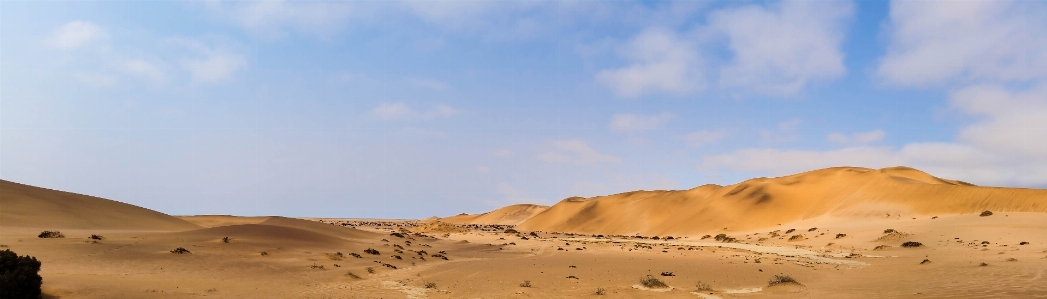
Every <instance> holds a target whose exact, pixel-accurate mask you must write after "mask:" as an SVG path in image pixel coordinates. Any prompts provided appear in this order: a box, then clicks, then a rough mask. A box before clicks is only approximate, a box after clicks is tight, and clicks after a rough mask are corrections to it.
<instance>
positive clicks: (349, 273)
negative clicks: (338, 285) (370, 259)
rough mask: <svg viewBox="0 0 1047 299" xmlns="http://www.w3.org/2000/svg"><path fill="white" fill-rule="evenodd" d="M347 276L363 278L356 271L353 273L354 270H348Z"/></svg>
mask: <svg viewBox="0 0 1047 299" xmlns="http://www.w3.org/2000/svg"><path fill="white" fill-rule="evenodd" d="M345 276H349V277H351V278H353V279H363V278H362V277H360V275H356V273H353V272H352V271H349V272H346V273H345Z"/></svg>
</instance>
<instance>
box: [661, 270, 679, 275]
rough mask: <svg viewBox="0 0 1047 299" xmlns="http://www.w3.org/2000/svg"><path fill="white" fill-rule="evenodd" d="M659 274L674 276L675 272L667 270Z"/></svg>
mask: <svg viewBox="0 0 1047 299" xmlns="http://www.w3.org/2000/svg"><path fill="white" fill-rule="evenodd" d="M661 275H662V276H676V274H673V272H669V271H665V272H662V274H661Z"/></svg>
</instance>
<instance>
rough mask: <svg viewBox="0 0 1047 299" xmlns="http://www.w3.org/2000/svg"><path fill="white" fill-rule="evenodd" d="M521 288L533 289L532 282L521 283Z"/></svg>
mask: <svg viewBox="0 0 1047 299" xmlns="http://www.w3.org/2000/svg"><path fill="white" fill-rule="evenodd" d="M520 287H523V288H529V287H531V281H530V280H524V281H523V282H521V283H520Z"/></svg>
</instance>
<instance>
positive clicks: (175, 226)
mask: <svg viewBox="0 0 1047 299" xmlns="http://www.w3.org/2000/svg"><path fill="white" fill-rule="evenodd" d="M0 206H2V207H3V208H2V209H0V225H3V226H4V227H39V228H49V229H63V228H64V229H118V230H155V231H182V230H192V229H198V228H200V226H197V225H196V224H193V223H190V222H188V221H185V220H182V219H179V218H177V217H174V216H171V215H167V214H164V213H160V212H157V211H153V210H150V209H146V208H142V207H139V206H135V205H131V204H126V203H122V202H118V201H114V200H109V199H105V198H100V197H94V196H87V195H81V194H76V193H70V192H63V191H57V190H51V189H45V188H40V187H34V186H29V185H24V184H19V183H15V182H10V181H5V180H0Z"/></svg>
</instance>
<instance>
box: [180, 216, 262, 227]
mask: <svg viewBox="0 0 1047 299" xmlns="http://www.w3.org/2000/svg"><path fill="white" fill-rule="evenodd" d="M177 217H178V218H180V219H182V220H185V221H189V222H192V223H193V224H196V225H199V226H203V227H219V226H226V225H238V224H258V223H261V222H262V221H266V220H269V218H272V217H271V216H258V217H242V216H231V215H195V216H177Z"/></svg>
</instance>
